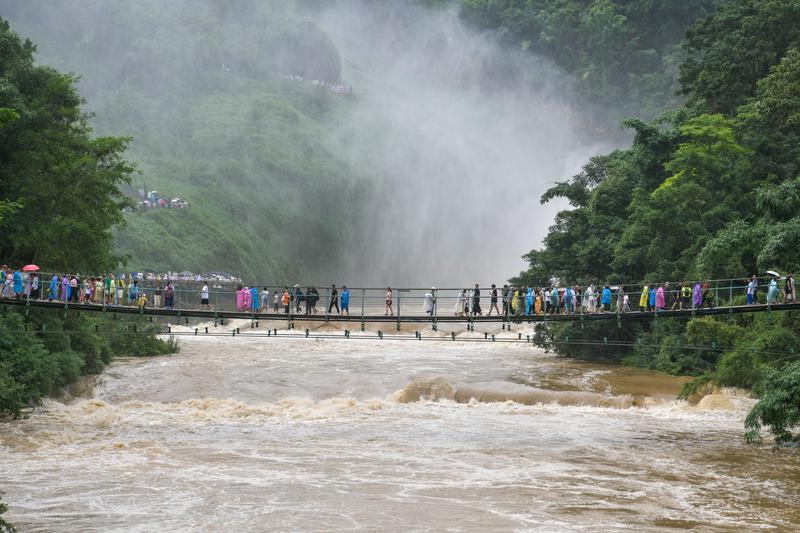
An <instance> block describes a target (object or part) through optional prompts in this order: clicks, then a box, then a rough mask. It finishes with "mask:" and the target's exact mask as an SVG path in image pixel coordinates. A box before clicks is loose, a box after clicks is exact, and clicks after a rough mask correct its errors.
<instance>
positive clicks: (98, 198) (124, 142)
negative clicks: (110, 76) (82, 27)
mask: <svg viewBox="0 0 800 533" xmlns="http://www.w3.org/2000/svg"><path fill="white" fill-rule="evenodd" d="M0 50H2V59H0V78H1V79H3V88H2V90H0V109H2V112H0V206H4V207H3V212H2V213H0V216H2V220H0V232H2V234H3V237H4V238H3V240H2V243H0V258H1V259H2V260H3V262H7V263H10V264H24V263H28V262H38V263H41V264H43V265H47V267H48V268H52V269H66V268H69V269H80V270H83V271H95V272H98V271H102V270H105V269H110V268H112V267H114V266H115V265H116V264H117V263H118V262H119V259H120V258H119V257H117V256H115V255H114V254H113V252H112V246H111V245H112V233H111V230H112V228H113V227H114V226H116V225H120V224H122V223H123V222H124V219H123V216H122V211H121V209H122V208H123V207H125V206H128V205H130V201H129V200H128V199H127V197H126V196H125V195H124V194H123V192H122V191H121V189H120V186H121V185H123V184H127V183H129V182H130V177H131V175H132V174H133V172H134V166H133V165H132V164H131V163H129V162H128V161H126V160H125V159H124V157H123V154H124V152H125V149H126V148H127V146H128V144H129V142H130V139H128V138H118V137H100V138H92V137H91V128H90V127H89V124H88V118H89V117H88V116H87V115H86V114H85V113H83V112H82V111H81V109H80V105H81V104H82V103H83V101H82V99H81V98H80V96H79V95H78V91H77V89H76V87H75V83H76V78H75V77H74V76H72V75H67V74H61V73H59V72H57V71H55V70H53V69H51V68H48V67H42V66H37V65H35V64H34V61H33V54H34V52H35V50H36V48H35V47H34V45H33V44H32V43H31V42H30V41H24V42H23V41H21V40H20V38H19V37H18V36H17V35H16V34H15V33H13V32H12V31H11V29H10V27H9V24H8V22H6V21H4V20H2V19H0Z"/></svg>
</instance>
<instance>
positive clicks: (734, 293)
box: [0, 278, 800, 331]
mask: <svg viewBox="0 0 800 533" xmlns="http://www.w3.org/2000/svg"><path fill="white" fill-rule="evenodd" d="M45 279H46V278H45ZM740 283H741V281H740V280H732V279H729V280H715V281H714V288H713V292H712V293H711V294H708V295H706V296H707V300H708V301H706V302H704V305H703V306H687V307H683V308H681V307H678V308H672V307H671V306H670V307H668V308H664V309H655V308H654V309H639V308H634V310H631V311H625V312H623V311H622V310H621V309H620V302H619V300H618V299H616V298H615V303H614V304H613V306H610V307H613V308H609V309H608V310H603V309H602V308H600V309H599V310H597V311H595V312H588V310H587V309H586V308H585V306H582V305H578V306H577V308H576V310H575V312H573V313H565V312H564V308H563V307H561V308H555V309H553V308H548V306H547V302H544V305H543V306H542V312H540V313H538V314H537V313H534V312H531V313H528V314H525V313H524V312H523V311H524V307H525V306H524V303H522V300H520V304H519V307H517V308H515V309H514V308H512V307H511V306H507V307H505V306H503V304H502V294H499V297H498V300H499V306H500V307H501V308H504V307H505V310H506V312H505V313H495V312H493V310H492V309H491V308H489V309H487V307H485V306H487V305H489V306H491V303H492V300H491V296H490V294H489V293H488V290H486V289H484V290H483V292H482V294H481V296H480V297H479V300H478V302H479V304H480V305H483V306H484V307H483V309H485V310H486V311H492V314H488V313H487V312H484V313H482V314H473V313H468V312H464V310H463V306H464V304H465V303H466V304H467V305H466V307H467V308H468V309H472V307H473V303H474V300H473V296H464V294H463V289H450V288H441V289H419V288H394V289H393V298H392V300H393V301H392V304H393V306H392V313H391V314H389V313H387V312H386V307H385V303H386V302H385V301H386V289H375V288H352V289H350V293H351V294H352V296H351V297H350V306H349V307H350V309H349V313H347V314H345V313H343V312H336V313H334V312H333V311H334V309H333V307H332V306H331V302H332V301H336V302H337V303H338V301H339V300H338V299H337V295H334V294H332V292H331V289H323V293H324V294H322V295H318V298H319V300H320V304H321V306H320V309H319V310H316V305H315V306H314V307H313V308H309V307H307V304H306V302H305V301H301V302H297V301H295V299H294V298H292V301H291V302H290V304H289V305H288V306H284V305H283V304H282V303H281V305H280V306H278V303H277V302H276V303H275V305H274V306H273V305H272V302H267V303H266V305H261V306H258V307H257V308H247V309H242V308H241V306H237V301H236V300H237V298H236V292H237V291H236V290H234V288H233V286H232V285H230V284H213V283H212V284H209V285H210V287H209V290H208V297H209V304H208V305H206V306H201V305H200V293H201V288H202V286H203V282H194V281H183V282H175V286H174V296H173V300H174V302H173V305H172V306H171V307H169V308H167V307H164V306H163V305H162V304H163V301H162V300H163V298H162V294H161V293H162V292H163V286H160V285H159V286H157V285H156V284H155V283H154V282H150V283H148V282H147V281H145V282H144V283H143V284H142V285H141V286H139V287H138V291H139V294H143V295H145V298H144V301H145V302H146V303H145V304H144V305H125V304H122V303H120V301H122V302H126V301H127V298H125V297H122V298H119V295H118V293H117V291H116V290H115V291H113V292H114V296H113V298H111V297H109V298H106V297H101V298H100V299H99V301H97V299H95V301H83V299H82V298H81V299H78V298H70V299H57V298H52V299H48V298H43V297H42V296H43V291H41V290H40V292H39V293H38V295H37V294H33V295H32V294H30V293H31V291H25V294H23V295H21V296H20V297H18V298H14V297H11V298H9V297H4V298H0V305H2V306H9V307H17V308H20V307H21V308H23V309H33V308H41V309H52V310H60V311H63V312H64V313H67V312H71V311H88V312H97V313H108V314H112V315H114V316H115V317H116V316H117V315H121V316H129V315H139V316H147V317H150V320H153V319H155V318H159V319H160V321H161V322H173V323H181V322H183V323H185V324H188V323H189V320H190V319H192V320H199V321H208V322H213V323H214V325H217V324H221V325H224V324H225V322H226V321H229V320H249V321H250V322H251V323H256V324H257V323H259V322H262V321H263V322H269V323H275V322H283V323H285V325H286V329H289V330H292V329H295V328H301V327H303V326H301V325H303V324H305V325H306V326H308V325H311V324H316V325H318V324H320V323H343V324H342V325H343V326H344V327H349V326H351V325H357V326H360V329H361V331H364V329H365V327H366V325H367V324H368V323H369V324H375V325H376V326H375V327H380V328H382V329H391V328H392V326H394V327H395V329H396V330H397V331H400V330H401V327H402V326H403V324H408V325H416V326H417V327H420V326H423V327H425V326H426V325H427V326H429V327H430V328H431V329H433V330H434V331H436V330H437V329H438V327H439V324H448V325H449V328H453V327H458V325H459V324H460V325H462V327H463V329H465V330H467V331H470V330H471V331H474V327H475V325H476V324H485V325H486V326H489V325H491V324H495V325H497V324H499V325H501V327H502V329H503V330H505V329H508V330H510V329H511V326H512V325H513V324H543V323H553V322H576V321H579V322H584V321H586V322H594V321H609V320H616V321H618V322H619V323H622V322H626V321H634V320H643V319H651V320H656V319H660V318H691V317H700V316H726V315H738V314H745V313H773V312H781V311H791V310H796V309H800V303H798V302H789V303H780V302H773V303H769V304H767V303H761V304H750V305H745V304H743V300H744V290H745V289H746V286H744V285H741V284H740ZM675 286H678V284H677V283H676V284H675ZM264 287H265V288H266V287H267V286H264ZM273 287H277V286H276V285H273ZM762 288H765V286H762ZM273 290H274V291H278V292H279V293H280V292H282V289H280V288H275V289H273ZM290 290H291V289H290ZM430 291H433V292H434V293H435V294H434V295H433V296H435V300H434V301H435V304H434V305H433V306H432V309H430V310H429V312H424V311H423V302H424V300H425V299H426V293H429V292H430ZM498 292H499V293H501V289H498ZM271 294H273V295H274V292H272V293H271ZM627 294H628V295H629V297H630V299H631V300H632V301H634V302H638V300H639V295H641V292H635V291H634V292H630V291H628V292H627ZM37 296H38V297H37ZM55 296H56V297H57V296H58V294H56V295H55ZM430 296H432V295H430V294H428V295H427V297H430ZM306 297H307V296H306ZM75 300H77V301H75ZM262 303H263V302H262ZM300 303H303V304H305V305H306V308H305V309H304V308H303V307H301V305H299V304H300ZM336 307H337V308H338V307H339V306H338V305H337V306H336ZM336 310H337V311H339V309H336ZM531 311H533V309H531Z"/></svg>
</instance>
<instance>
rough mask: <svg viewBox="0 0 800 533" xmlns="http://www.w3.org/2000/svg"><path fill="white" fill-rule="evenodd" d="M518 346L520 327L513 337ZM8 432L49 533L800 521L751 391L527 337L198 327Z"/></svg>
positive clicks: (18, 499) (27, 513)
mask: <svg viewBox="0 0 800 533" xmlns="http://www.w3.org/2000/svg"><path fill="white" fill-rule="evenodd" d="M515 334H516V332H515ZM181 346H182V349H181V353H180V354H178V355H175V356H170V357H160V358H151V359H122V360H118V361H116V362H115V363H114V364H112V365H111V366H110V367H109V368H108V369H107V371H106V372H105V373H104V374H103V375H101V376H98V377H97V378H96V379H94V380H93V381H92V383H90V384H89V385H90V386H84V387H76V388H74V389H73V394H76V396H75V397H69V398H62V399H60V400H47V401H46V402H45V403H44V405H43V406H42V407H41V408H38V409H36V410H35V411H33V412H32V413H31V414H30V415H29V416H28V417H27V418H25V419H23V420H18V421H10V422H9V421H7V422H3V423H0V488H2V490H3V491H4V492H5V495H4V500H5V501H6V503H8V505H9V506H10V508H11V510H10V511H9V513H8V515H7V517H8V519H9V520H10V521H12V522H13V523H15V524H16V525H17V526H18V527H19V529H20V531H22V532H31V531H33V532H36V531H115V530H126V531H128V530H133V531H231V530H239V531H263V530H281V531H286V530H292V531H298V530H299V531H305V530H316V531H329V530H365V531H374V530H381V531H401V530H402V531H405V530H453V531H487V530H522V531H585V530H598V529H600V530H605V531H669V530H674V529H693V530H697V531H750V530H754V529H761V528H764V529H771V530H775V531H796V530H797V529H798V527H799V526H798V525H799V524H800V505H799V504H800V454H798V451H796V450H773V449H772V448H770V447H769V446H765V447H753V446H749V445H747V444H745V443H744V442H743V440H742V434H743V420H744V417H745V415H746V414H747V411H748V409H749V408H750V407H751V406H752V405H753V403H754V402H753V401H752V400H750V399H748V398H747V397H746V395H742V394H736V393H734V392H733V391H723V392H721V393H718V394H715V395H712V396H709V397H706V398H704V399H703V400H702V401H700V403H698V404H697V405H689V404H687V403H685V402H682V401H678V400H676V394H677V393H678V391H679V390H680V387H681V385H682V384H683V383H684V382H685V379H681V378H675V377H671V376H666V375H664V374H659V373H655V372H648V371H644V370H639V369H632V368H626V367H620V366H613V365H593V364H589V363H582V362H575V361H571V360H567V359H563V358H558V357H555V356H553V355H552V354H546V353H544V352H542V351H541V350H538V349H536V348H533V347H532V346H531V345H525V344H520V345H516V344H500V343H494V344H485V343H467V342H447V343H444V342H442V343H426V342H414V341H409V342H402V341H386V340H384V341H379V340H349V341H348V340H325V341H314V340H305V339H303V340H300V339H297V340H293V339H285V338H284V339H281V338H280V337H278V338H270V339H255V338H244V337H240V338H228V337H214V338H204V337H189V338H185V339H182V341H181Z"/></svg>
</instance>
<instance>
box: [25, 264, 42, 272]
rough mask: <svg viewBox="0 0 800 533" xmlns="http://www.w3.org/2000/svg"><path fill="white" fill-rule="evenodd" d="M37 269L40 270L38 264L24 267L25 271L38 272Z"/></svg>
mask: <svg viewBox="0 0 800 533" xmlns="http://www.w3.org/2000/svg"><path fill="white" fill-rule="evenodd" d="M37 270H39V267H38V266H36V265H25V266H24V267H22V271H23V272H36V271H37Z"/></svg>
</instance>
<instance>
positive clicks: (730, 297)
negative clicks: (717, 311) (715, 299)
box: [728, 280, 733, 307]
mask: <svg viewBox="0 0 800 533" xmlns="http://www.w3.org/2000/svg"><path fill="white" fill-rule="evenodd" d="M728 307H733V280H729V281H728Z"/></svg>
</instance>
